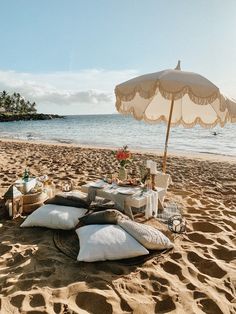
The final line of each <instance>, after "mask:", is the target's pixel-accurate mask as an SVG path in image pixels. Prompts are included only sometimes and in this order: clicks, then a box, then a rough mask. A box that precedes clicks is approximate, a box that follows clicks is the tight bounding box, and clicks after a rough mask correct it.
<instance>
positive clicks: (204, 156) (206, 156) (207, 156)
mask: <svg viewBox="0 0 236 314" xmlns="http://www.w3.org/2000/svg"><path fill="white" fill-rule="evenodd" d="M0 142H4V143H8V142H9V143H24V144H29V145H30V144H34V145H45V146H59V147H63V146H65V147H72V148H83V149H98V150H107V151H114V150H117V149H118V148H119V147H117V146H109V147H108V146H102V145H94V146H93V145H86V144H75V143H60V142H50V141H37V140H21V139H11V138H1V137H0ZM130 151H131V152H133V153H136V154H145V155H155V156H158V157H162V156H163V152H164V147H163V151H162V150H159V149H151V148H150V149H146V148H143V149H142V148H134V149H133V148H131V149H130ZM168 157H169V158H173V157H174V158H175V157H177V158H181V157H182V158H186V159H195V160H207V161H212V162H228V163H232V164H236V156H235V157H234V156H231V155H222V154H214V153H198V152H189V151H171V152H168ZM168 157H167V159H168Z"/></svg>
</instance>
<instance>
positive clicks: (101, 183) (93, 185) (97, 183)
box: [89, 181, 107, 189]
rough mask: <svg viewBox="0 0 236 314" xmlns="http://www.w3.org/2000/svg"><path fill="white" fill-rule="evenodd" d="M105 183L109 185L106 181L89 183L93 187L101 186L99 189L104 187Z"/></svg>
mask: <svg viewBox="0 0 236 314" xmlns="http://www.w3.org/2000/svg"><path fill="white" fill-rule="evenodd" d="M105 185H107V183H106V182H104V181H97V182H92V183H90V184H89V186H92V187H93V188H99V189H101V188H103V187H104V186H105Z"/></svg>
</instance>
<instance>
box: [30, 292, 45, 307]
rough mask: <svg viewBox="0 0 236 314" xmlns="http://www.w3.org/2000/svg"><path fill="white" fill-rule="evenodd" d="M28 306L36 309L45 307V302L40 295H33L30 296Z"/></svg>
mask: <svg viewBox="0 0 236 314" xmlns="http://www.w3.org/2000/svg"><path fill="white" fill-rule="evenodd" d="M29 303H30V306H32V307H38V306H45V305H46V303H45V300H44V297H43V296H42V294H40V293H35V294H33V295H31V296H30V302H29Z"/></svg>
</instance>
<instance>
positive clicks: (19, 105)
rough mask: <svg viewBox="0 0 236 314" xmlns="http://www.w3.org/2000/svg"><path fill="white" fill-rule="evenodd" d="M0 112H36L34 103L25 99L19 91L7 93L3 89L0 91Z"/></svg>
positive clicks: (22, 113)
mask: <svg viewBox="0 0 236 314" xmlns="http://www.w3.org/2000/svg"><path fill="white" fill-rule="evenodd" d="M0 112H4V113H5V114H9V115H11V114H20V115H24V114H36V113H37V110H36V103H35V102H33V103H31V102H30V101H28V100H27V101H26V100H25V99H24V98H23V97H22V96H21V95H20V94H19V93H13V94H12V95H9V94H8V93H7V92H6V91H5V90H4V91H2V92H1V93H0Z"/></svg>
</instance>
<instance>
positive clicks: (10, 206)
mask: <svg viewBox="0 0 236 314" xmlns="http://www.w3.org/2000/svg"><path fill="white" fill-rule="evenodd" d="M8 212H9V216H10V217H12V202H9V204H8Z"/></svg>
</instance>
